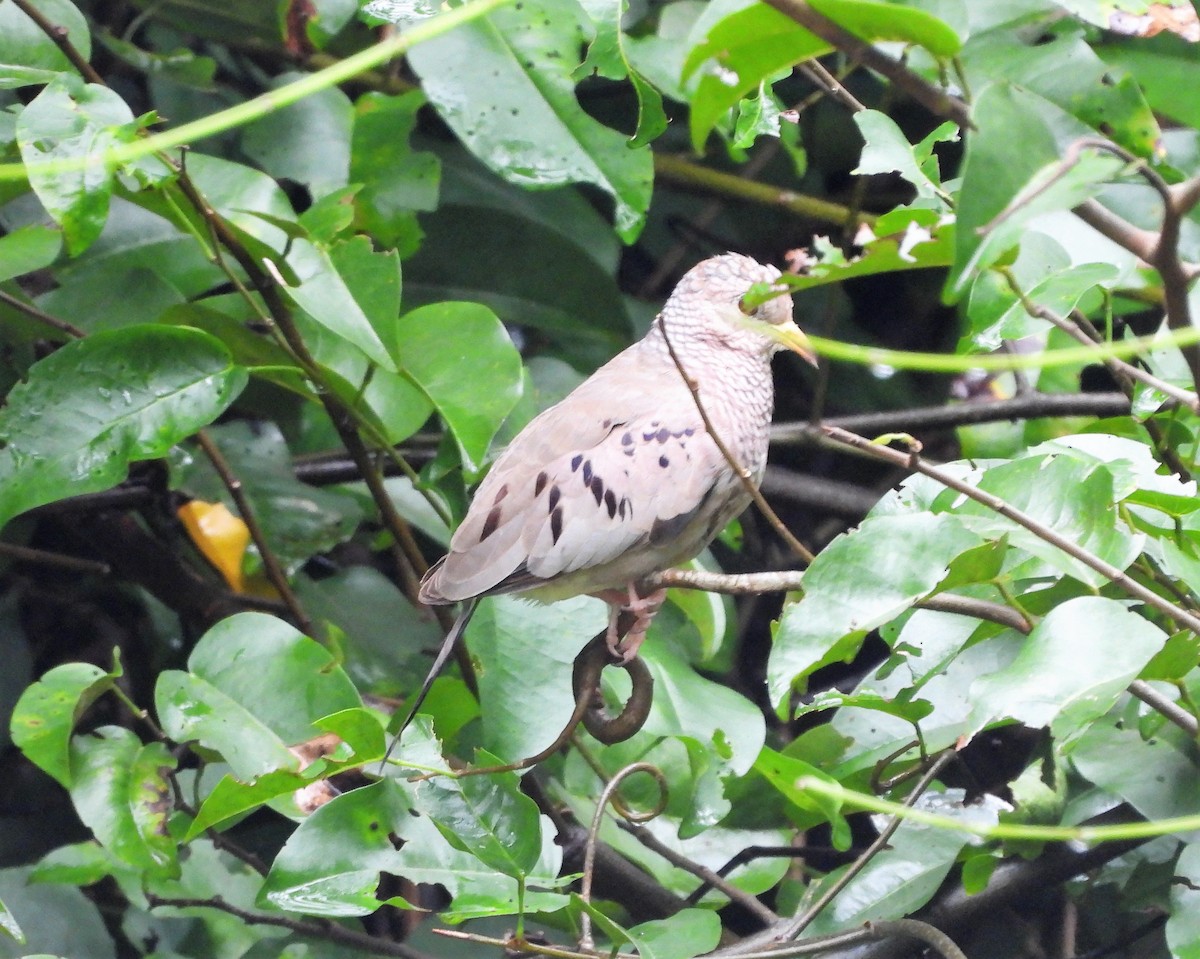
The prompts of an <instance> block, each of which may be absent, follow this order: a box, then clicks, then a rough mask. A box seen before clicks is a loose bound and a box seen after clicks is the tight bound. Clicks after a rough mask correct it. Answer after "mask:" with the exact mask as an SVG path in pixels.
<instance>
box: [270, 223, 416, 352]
mask: <svg viewBox="0 0 1200 959" xmlns="http://www.w3.org/2000/svg"><path fill="white" fill-rule="evenodd" d="M334 251H339V256H338V258H337V260H336V261H335V260H334ZM374 257H379V258H381V259H382V260H387V261H390V262H391V264H392V269H393V271H395V273H396V279H395V284H396V286H395V288H396V292H397V295H399V284H400V277H399V263H398V262H397V261H396V257H395V254H386V253H374V252H372V251H371V244H370V241H369V240H368V239H367V238H366V237H356V238H355V239H353V240H349V241H345V242H344V243H342V244H339V245H337V246H334V247H332V248H330V249H329V250H325V249H323V248H321V247H319V246H316V245H314V244H312V243H309V242H308V241H307V240H297V241H295V242H294V243H293V244H292V248H291V251H290V252H289V253H288V257H287V262H288V264H289V265H290V266H291V268H292V269H293V270H295V272H296V276H297V277H298V278H299V280H300V285H299V286H284V287H283V292H284V293H285V294H286V295H287V297H288V299H290V300H291V301H292V302H293V303H295V304H296V305H297V306H298V307H300V309H302V310H304V312H305V313H307V314H308V315H309V316H310V317H312V318H313V319H314V320H315V321H316V322H317V323H319V324H320V325H321V326H323V327H324V328H325V329H327V330H329V332H331V333H333V334H334V335H335V336H339V337H341V338H342V339H344V340H346V341H347V342H349V343H353V344H354V345H355V346H356V347H358V348H359V349H360V350H362V351H363V353H365V354H366V355H367V356H368V357H369V358H370V359H371V360H372V361H373V362H374V363H377V364H379V365H380V366H382V367H383V368H384V369H385V370H389V371H391V372H393V373H394V372H395V371H396V366H395V364H394V363H393V362H392V357H391V354H390V353H389V352H388V350H387V347H385V346H384V344H383V341H382V340H381V339H380V338H379V333H378V332H377V330H378V329H381V328H384V326H385V324H387V323H388V322H389V321H390V319H391V316H388V315H384V314H381V313H378V312H374V309H375V308H376V307H377V306H378V304H379V300H378V299H377V297H378V295H379V293H380V290H379V288H378V287H377V286H372V287H359V288H358V289H352V288H351V279H350V277H349V276H342V274H341V272H340V271H339V266H340V267H341V268H343V269H346V270H347V271H348V272H353V271H355V270H360V269H361V270H363V271H364V272H366V271H368V270H370V264H371V261H372V259H373V258H374ZM360 297H361V299H360ZM368 310H371V311H373V315H372V314H371V313H368Z"/></svg>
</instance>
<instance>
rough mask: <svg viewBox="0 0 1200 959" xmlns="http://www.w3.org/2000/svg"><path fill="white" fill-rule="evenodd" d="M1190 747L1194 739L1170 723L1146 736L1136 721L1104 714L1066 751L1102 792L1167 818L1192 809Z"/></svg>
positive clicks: (1197, 774)
mask: <svg viewBox="0 0 1200 959" xmlns="http://www.w3.org/2000/svg"><path fill="white" fill-rule="evenodd" d="M1194 750H1195V742H1194V740H1192V739H1191V738H1189V737H1188V735H1187V734H1186V733H1184V732H1182V731H1181V730H1179V729H1178V728H1176V727H1174V726H1172V725H1170V724H1169V723H1168V724H1167V725H1165V726H1163V727H1162V728H1161V729H1160V730H1159V731H1158V732H1157V733H1155V734H1154V736H1152V737H1150V738H1146V737H1145V736H1143V735H1142V734H1141V732H1139V730H1138V728H1137V724H1136V723H1134V722H1129V721H1127V720H1123V719H1120V718H1117V717H1111V716H1106V717H1104V718H1103V719H1100V720H1099V721H1097V722H1095V723H1093V724H1092V725H1091V726H1090V727H1088V728H1087V729H1085V730H1084V732H1083V734H1082V735H1081V736H1079V737H1078V738H1077V739H1076V740H1075V742H1074V743H1073V744H1072V745H1071V750H1070V754H1069V757H1070V761H1071V765H1072V766H1073V767H1074V768H1075V770H1076V772H1078V773H1079V775H1081V776H1083V777H1084V778H1085V779H1086V780H1088V781H1089V782H1091V783H1094V784H1095V785H1096V786H1098V787H1099V788H1100V789H1102V790H1104V792H1105V793H1107V794H1109V795H1112V796H1119V797H1120V798H1121V799H1123V800H1124V801H1125V802H1127V803H1129V804H1130V805H1131V806H1133V808H1134V809H1136V810H1137V811H1138V812H1139V813H1140V814H1141V815H1143V816H1145V817H1146V818H1147V819H1166V818H1169V817H1171V816H1193V815H1195V814H1196V796H1197V795H1198V794H1200V770H1198V769H1197V767H1196V763H1195V762H1194V761H1193V758H1192V757H1193V752H1194Z"/></svg>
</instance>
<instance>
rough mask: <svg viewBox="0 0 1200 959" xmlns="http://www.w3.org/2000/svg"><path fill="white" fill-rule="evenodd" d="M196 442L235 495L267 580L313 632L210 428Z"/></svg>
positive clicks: (302, 626) (299, 623)
mask: <svg viewBox="0 0 1200 959" xmlns="http://www.w3.org/2000/svg"><path fill="white" fill-rule="evenodd" d="M196 442H197V443H199V444H200V449H202V450H203V451H204V455H205V456H207V457H208V461H209V462H210V463H212V466H213V469H214V470H216V471H217V475H218V476H219V477H220V478H221V482H222V483H223V484H224V485H225V489H227V490H228V491H229V495H230V496H231V497H232V498H233V502H234V505H235V506H237V509H238V513H239V514H240V516H241V518H242V522H243V523H245V524H246V530H247V531H248V532H249V533H250V538H251V539H252V540H253V541H254V545H255V546H256V547H258V555H259V556H260V557H261V559H262V562H263V570H264V571H265V572H266V574H267V579H269V580H270V581H271V585H272V586H274V587H275V591H276V592H277V593H278V594H279V596H280V598H281V599H282V600H283V602H284V604H285V605H286V606H287V608H288V610H289V611H290V612H291V614H292V619H293V620H294V621H295V623H296V626H297V627H298V628H299V629H300V631H301V632H303V633H308V634H309V635H311V634H312V632H313V624H312V620H311V619H309V618H308V613H306V612H305V611H304V606H303V605H302V604H301V602H300V598H299V597H298V596H297V595H296V593H295V591H294V590H293V589H292V584H291V583H289V582H288V578H287V573H286V572H284V569H283V564H281V563H280V562H279V557H278V556H276V555H275V551H274V550H273V549H271V544H270V543H268V542H267V537H266V534H265V533H264V532H263V528H262V526H261V525H260V524H259V522H258V515H257V514H256V513H255V511H254V507H253V506H251V505H250V500H249V499H248V498H247V496H246V490H245V489H244V488H243V486H242V481H241V480H240V479H238V478H237V475H236V474H235V473H234V472H233V469H232V468H231V467H230V466H229V461H228V460H226V459H225V454H224V453H222V452H221V448H220V447H219V446H217V444H216V442H215V441H214V440H213V438H212V437H211V436H209V435H208V431H207V430H198V431H197V432H196Z"/></svg>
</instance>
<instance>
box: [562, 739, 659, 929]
mask: <svg viewBox="0 0 1200 959" xmlns="http://www.w3.org/2000/svg"><path fill="white" fill-rule="evenodd" d="M636 773H647V774H648V775H650V776H652V777H654V781H655V782H656V783H657V784H658V791H659V803H658V806H657V807H656V808H655V809H653V810H651V811H650V812H648V813H644V814H639V815H638V816H637V817H636V818H637V820H638V821H645V820H648V819H653V818H654V817H655V816H657V815H658V814H659V813H661V812H662V811H663V810H664V809H666V807H667V779H666V777H665V776H664V775H663V774H662V770H660V769H659V768H658V767H657V766H655V765H653V764H652V763H630V764H629V765H628V766H625V767H624V768H623V769H619V770H617V772H616V773H615V774H614V775H613V777H612V779H610V780H609V781H608V783H607V784H606V785H605V786H604V791H603V792H601V793H600V798H599V799H598V800H597V801H596V812H595V815H593V816H592V824H591V826H590V827H589V828H588V835H587V847H586V849H585V850H584V853H583V882H582V883H581V885H580V889H579V897H580V898H581V899H582V900H583V902H584V904H585V905H590V904H591V901H592V876H593V873H594V871H595V865H596V844H597V842H598V840H599V837H600V824H601V823H602V822H603V821H604V810H605V809H606V808H607V807H608V803H609V800H610V799H612V798H613V794H614V793H615V792H616V791H617V788H618V787H619V786H620V785H621V783H623V782H624V781H625V780H626V779H628V778H629V777H630V776H632V775H634V774H636ZM625 815H626V816H627V817H629V813H628V812H626V814H625ZM579 922H580V933H579V947H580V948H581V949H591V948H592V946H593V942H592V917H591V915H590V914H589V913H588V912H587V911H586V910H585V911H584V913H583V915H582V916H580V919H579Z"/></svg>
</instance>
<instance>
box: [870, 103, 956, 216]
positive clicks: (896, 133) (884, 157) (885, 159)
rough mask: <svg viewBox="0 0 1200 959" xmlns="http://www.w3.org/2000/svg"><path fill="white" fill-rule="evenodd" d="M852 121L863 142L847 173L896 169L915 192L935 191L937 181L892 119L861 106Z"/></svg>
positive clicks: (925, 194)
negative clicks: (932, 177)
mask: <svg viewBox="0 0 1200 959" xmlns="http://www.w3.org/2000/svg"><path fill="white" fill-rule="evenodd" d="M854 122H855V124H856V125H857V126H858V132H859V133H861V134H862V137H863V141H864V144H863V149H862V155H861V156H860V157H859V161H858V166H857V167H856V168H855V169H854V170H851V171H850V172H851V173H854V174H857V175H859V176H865V175H871V174H875V173H899V174H900V176H901V177H903V178H904V179H905V180H907V181H908V182H909V183H911V184H912V185H913V186H914V187H916V190H917V196H920V197H925V198H926V199H934V198H936V197H937V196H938V195H939V192H940V190H941V187H940V185H939V184H938V183H936V182H935V181H934V180H933V179H931V178H930V176H929V174H928V173H926V172H925V170H924V169H923V168H922V164H921V158H919V157H918V156H917V155H916V153H915V151H914V148H913V145H912V144H911V143H909V142H908V138H907V137H906V136H905V135H904V133H903V132H902V131H901V129H900V127H899V126H897V125H896V121H895V120H893V119H892V118H891V117H889V116H888V115H887V114H886V113H880V112H879V111H878V110H862V111H860V112H858V113H856V114H854ZM953 130H954V127H953V126H950V127H949V131H953ZM949 131H948V132H949ZM950 135H953V133H952V132H951V133H950ZM926 156H928V150H926Z"/></svg>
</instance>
